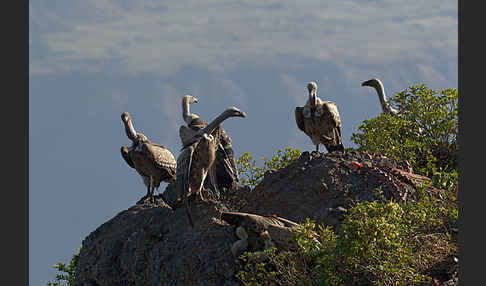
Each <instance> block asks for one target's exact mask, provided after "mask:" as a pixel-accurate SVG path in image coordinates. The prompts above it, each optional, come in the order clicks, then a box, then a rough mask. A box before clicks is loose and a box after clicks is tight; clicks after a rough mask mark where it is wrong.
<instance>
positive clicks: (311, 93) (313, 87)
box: [307, 81, 317, 106]
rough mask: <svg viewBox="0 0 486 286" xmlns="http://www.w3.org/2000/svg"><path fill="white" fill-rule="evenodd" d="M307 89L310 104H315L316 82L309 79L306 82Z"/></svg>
mask: <svg viewBox="0 0 486 286" xmlns="http://www.w3.org/2000/svg"><path fill="white" fill-rule="evenodd" d="M307 89H308V90H309V102H310V105H311V106H316V97H317V83H315V82H313V81H311V82H309V83H308V84H307Z"/></svg>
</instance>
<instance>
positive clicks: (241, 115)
mask: <svg viewBox="0 0 486 286" xmlns="http://www.w3.org/2000/svg"><path fill="white" fill-rule="evenodd" d="M237 116H239V117H246V113H245V112H244V111H240V112H239V113H238V115H237Z"/></svg>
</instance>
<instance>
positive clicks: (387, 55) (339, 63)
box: [29, 0, 458, 285]
mask: <svg viewBox="0 0 486 286" xmlns="http://www.w3.org/2000/svg"><path fill="white" fill-rule="evenodd" d="M457 13H458V9H457V1H452V0H409V1H399V0H381V1H380V0H376V1H372V0H370V1H350V0H332V1H330V0H327V1H322V0H316V1H274V0H268V1H261V0H241V1H228V0H212V1H189V0H179V1H165V2H162V1H129V0H83V1H81V0H75V1H63V0H52V1H29V92H30V95H29V101H30V103H29V104H30V106H29V112H30V115H29V120H30V122H29V124H30V131H29V132H30V147H29V148H30V150H29V151H30V167H29V168H30V169H29V178H30V190H29V195H30V198H29V203H30V226H29V230H30V241H29V247H30V262H29V266H30V285H45V284H46V282H47V281H48V280H53V279H54V276H55V271H54V270H53V269H52V268H51V265H52V264H54V263H56V262H57V261H58V260H62V261H64V262H68V261H69V259H70V257H71V255H72V254H73V252H74V251H76V250H77V248H78V246H79V245H81V242H82V240H83V239H84V238H85V237H86V236H87V235H88V234H89V233H90V232H91V231H94V230H95V229H96V227H98V226H99V225H101V224H102V223H104V222H105V221H107V220H108V219H110V218H112V217H114V216H115V215H116V214H117V213H119V212H120V211H122V210H124V209H127V208H128V207H130V206H131V205H132V204H134V203H135V202H136V201H137V200H138V199H139V198H140V197H141V196H143V195H144V193H145V187H144V186H143V184H142V182H141V180H140V178H139V176H138V175H137V174H136V172H135V171H134V170H133V169H131V168H130V167H128V166H127V165H126V163H125V162H124V161H123V159H122V158H121V155H120V146H121V145H128V144H129V141H128V139H127V138H126V136H125V134H124V131H123V128H122V123H121V119H120V114H121V113H122V112H123V111H129V112H130V113H131V114H132V117H133V122H134V125H135V128H136V129H137V130H138V131H141V132H143V133H144V134H145V135H147V136H148V137H149V138H150V139H151V140H153V141H155V142H157V143H160V144H162V145H165V146H166V147H168V148H169V149H170V150H171V151H172V152H173V154H174V156H176V157H177V155H178V154H179V149H180V140H179V137H178V128H179V126H180V125H181V124H183V120H182V116H181V108H180V102H181V98H182V96H183V95H185V94H192V95H194V96H196V97H198V98H199V100H200V102H199V103H197V104H196V105H194V106H193V111H194V112H196V113H198V114H199V115H200V116H201V117H202V118H203V119H205V120H207V121H210V120H211V119H212V118H214V117H215V116H216V115H217V114H219V113H220V112H221V111H222V110H224V109H225V108H226V107H228V106H231V105H235V106H237V107H238V108H240V109H242V110H244V111H245V112H246V113H247V114H248V117H247V118H245V119H241V118H236V119H229V120H227V121H225V122H224V124H223V127H224V128H225V130H226V131H227V132H228V134H229V135H230V136H231V137H232V139H233V148H234V151H235V152H236V154H237V156H239V155H241V154H242V153H243V152H246V151H249V152H251V153H252V154H254V155H255V156H256V157H257V158H260V157H261V156H267V157H270V156H271V155H272V154H273V153H274V151H276V150H277V149H279V148H283V147H286V146H290V147H292V148H299V149H301V150H313V149H314V147H313V145H312V144H311V141H310V140H309V138H307V137H306V136H305V135H304V134H303V133H302V132H301V131H299V130H298V128H297V127H296V124H295V120H294V114H293V112H294V108H295V106H297V105H299V106H301V105H303V104H304V103H305V101H306V97H307V90H306V83H307V82H308V81H317V82H318V85H319V87H318V96H320V97H321V98H322V99H326V100H332V101H335V102H336V103H337V104H338V106H339V111H340V114H341V118H342V122H343V137H344V145H345V147H350V146H352V144H351V142H350V137H351V134H352V133H353V132H354V131H355V130H356V128H357V127H358V126H359V124H360V123H361V122H362V120H364V119H366V118H370V117H374V116H376V115H378V114H379V113H380V107H379V104H378V99H377V96H376V93H375V92H374V91H373V90H371V89H370V88H366V87H361V85H360V84H361V82H362V81H364V80H368V79H370V78H372V77H379V78H380V79H382V81H383V83H384V85H385V89H386V92H387V95H388V96H391V95H393V93H394V92H397V91H399V90H402V89H404V88H406V87H408V86H410V85H413V84H419V83H425V84H426V85H428V86H429V87H431V88H434V89H439V88H449V87H452V88H457V85H458V78H457V77H458V65H457V61H458V57H457V48H458V42H457V39H458V18H457ZM322 149H324V148H322ZM260 163H261V162H260ZM164 188H165V184H164V185H163V186H162V187H161V189H160V190H163V189H164Z"/></svg>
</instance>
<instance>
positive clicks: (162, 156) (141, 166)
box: [121, 112, 177, 203]
mask: <svg viewBox="0 0 486 286" xmlns="http://www.w3.org/2000/svg"><path fill="white" fill-rule="evenodd" d="M121 119H122V121H123V124H124V125H125V132H126V134H127V137H128V139H130V140H131V141H132V145H131V146H130V147H126V146H122V147H121V154H122V157H123V159H125V162H126V163H127V164H128V165H129V166H130V167H132V168H134V169H135V170H136V171H137V173H138V174H139V175H140V176H141V177H142V180H143V183H144V184H145V186H147V195H146V196H144V197H143V198H142V199H141V200H140V201H143V200H144V199H147V198H148V199H150V200H151V201H152V202H154V200H155V198H154V192H155V189H157V188H158V187H159V186H160V182H175V181H176V170H177V163H176V160H175V158H174V155H172V153H171V152H170V151H169V150H167V148H165V147H164V146H161V145H157V144H155V143H152V142H150V141H149V140H148V138H147V137H146V136H145V135H143V134H142V133H136V132H135V128H134V127H133V124H132V119H131V117H130V114H129V113H128V112H123V113H122V115H121ZM162 199H163V198H162ZM164 201H165V200H164ZM166 203H167V202H166Z"/></svg>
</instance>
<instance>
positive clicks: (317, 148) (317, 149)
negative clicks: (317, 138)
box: [316, 144, 319, 153]
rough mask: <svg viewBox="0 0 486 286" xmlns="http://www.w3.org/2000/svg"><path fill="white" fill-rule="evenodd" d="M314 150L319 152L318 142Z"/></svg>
mask: <svg viewBox="0 0 486 286" xmlns="http://www.w3.org/2000/svg"><path fill="white" fill-rule="evenodd" d="M316 152H317V153H319V144H317V145H316Z"/></svg>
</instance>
